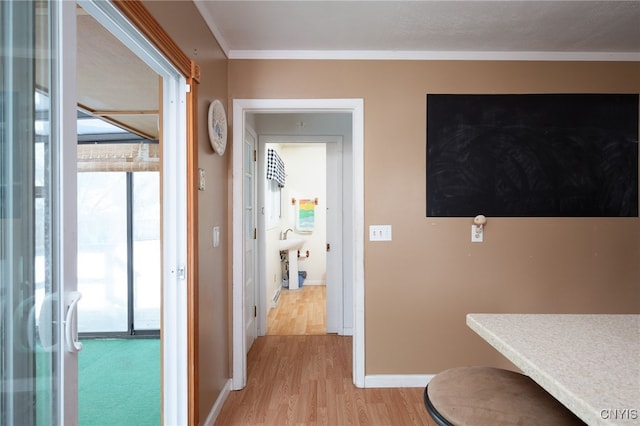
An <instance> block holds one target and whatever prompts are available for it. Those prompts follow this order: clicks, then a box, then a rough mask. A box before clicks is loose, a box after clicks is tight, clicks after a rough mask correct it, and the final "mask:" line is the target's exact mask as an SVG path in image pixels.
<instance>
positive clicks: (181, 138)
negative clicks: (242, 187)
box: [74, 0, 195, 424]
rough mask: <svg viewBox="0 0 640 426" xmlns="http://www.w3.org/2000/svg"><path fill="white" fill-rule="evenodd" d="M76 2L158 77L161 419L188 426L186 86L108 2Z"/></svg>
mask: <svg viewBox="0 0 640 426" xmlns="http://www.w3.org/2000/svg"><path fill="white" fill-rule="evenodd" d="M77 2H78V4H80V5H81V6H82V7H83V8H84V9H85V10H86V11H87V12H88V13H90V14H91V15H92V16H93V17H94V18H95V19H96V20H97V21H98V22H99V23H100V24H102V25H103V26H104V27H105V28H106V29H107V30H108V31H109V32H110V33H111V34H113V35H114V36H115V37H116V38H118V39H119V40H120V41H121V42H122V43H123V44H124V45H125V46H127V47H128V48H129V49H130V50H131V51H132V52H133V53H135V54H136V55H137V56H138V57H139V58H140V59H141V60H142V61H144V62H145V63H146V64H147V65H148V66H149V67H150V68H152V69H153V70H154V71H155V72H156V73H158V74H159V75H160V76H161V77H162V81H163V89H162V90H163V99H162V110H163V121H162V126H163V128H162V134H163V135H164V140H163V145H162V149H163V155H162V158H163V159H171V160H172V161H166V160H163V164H162V216H163V219H162V225H161V226H162V287H163V290H162V326H161V327H162V357H163V360H164V362H163V363H162V388H163V389H162V418H163V421H164V423H165V424H187V423H188V401H187V395H188V391H187V387H188V379H187V372H188V368H187V367H188V362H187V360H188V358H187V332H188V328H187V285H186V283H187V276H186V266H185V265H186V264H187V197H186V193H187V148H186V147H187V102H186V100H187V91H188V88H187V82H186V79H185V78H184V76H182V74H181V73H180V72H179V71H178V70H177V69H176V68H175V67H174V66H173V64H171V62H170V61H169V60H168V59H167V58H166V57H165V56H164V55H163V54H162V53H161V52H160V51H159V50H158V49H157V48H156V47H155V46H154V45H153V44H152V43H151V42H150V41H149V40H147V39H146V38H145V36H144V35H142V33H141V32H140V31H139V30H138V29H137V28H136V27H135V26H134V25H133V24H132V23H131V22H130V21H129V20H128V19H127V18H126V17H125V16H124V15H123V14H122V12H120V11H119V10H118V9H117V8H116V7H115V6H114V5H113V4H112V3H111V2H110V1H102V0H78V1H77ZM74 11H75V8H74ZM74 49H75V47H74ZM194 272H195V271H194ZM81 303H82V302H81Z"/></svg>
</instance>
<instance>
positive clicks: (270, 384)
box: [215, 334, 436, 426]
mask: <svg viewBox="0 0 640 426" xmlns="http://www.w3.org/2000/svg"><path fill="white" fill-rule="evenodd" d="M351 348H352V338H351V337H347V336H337V335H333V334H331V335H324V336H264V337H259V338H258V339H257V340H256V341H255V343H254V344H253V346H252V348H251V350H250V351H249V354H248V357H247V387H246V388H245V389H243V390H241V391H234V392H231V394H230V395H229V397H228V398H227V401H226V402H225V404H224V406H223V407H222V410H221V412H220V415H219V416H218V419H217V421H216V423H215V424H216V425H219V426H223V425H231V426H233V425H243V426H245V425H255V426H262V425H311V426H312V425H328V426H342V425H384V426H396V425H397V426H404V425H427V426H436V423H435V422H434V421H433V420H431V418H430V417H429V415H428V414H427V411H426V409H425V407H424V403H423V401H422V393H423V391H424V389H423V388H393V389H391V388H386V389H358V388H356V387H355V386H354V385H353V383H352V374H351V363H352V350H351Z"/></svg>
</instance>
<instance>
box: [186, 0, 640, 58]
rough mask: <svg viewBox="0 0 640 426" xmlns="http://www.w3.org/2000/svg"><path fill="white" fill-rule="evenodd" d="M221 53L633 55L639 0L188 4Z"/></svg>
mask: <svg viewBox="0 0 640 426" xmlns="http://www.w3.org/2000/svg"><path fill="white" fill-rule="evenodd" d="M195 3H196V6H197V7H198V9H199V11H200V13H201V14H202V16H203V17H204V18H205V20H206V21H207V24H208V25H209V27H210V29H211V31H212V32H213V34H214V35H215V36H216V38H217V39H218V42H219V43H220V45H221V47H222V49H223V50H224V51H225V53H226V54H227V56H228V57H229V58H230V59H243V58H254V59H261V58H262V59H267V58H317V59H352V58H353V59H549V60H640V1H637V0H636V1H615V0H606V1H575V0H571V1H550V0H546V1H533V0H526V1H514V0H508V1H504V0H502V1H484V0H472V1H458V0H446V1H425V0H423V1H404V0H394V1H305V0H298V1H268V0H267V1H220V0H216V1H211V0H195Z"/></svg>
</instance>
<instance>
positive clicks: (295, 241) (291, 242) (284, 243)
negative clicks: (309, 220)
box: [278, 238, 304, 250]
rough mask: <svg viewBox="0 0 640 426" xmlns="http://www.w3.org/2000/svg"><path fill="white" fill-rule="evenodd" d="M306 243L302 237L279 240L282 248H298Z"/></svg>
mask: <svg viewBox="0 0 640 426" xmlns="http://www.w3.org/2000/svg"><path fill="white" fill-rule="evenodd" d="M303 244H304V240H303V239H302V238H290V239H288V240H278V245H279V246H280V250H298V249H300V248H301V247H302V245H303Z"/></svg>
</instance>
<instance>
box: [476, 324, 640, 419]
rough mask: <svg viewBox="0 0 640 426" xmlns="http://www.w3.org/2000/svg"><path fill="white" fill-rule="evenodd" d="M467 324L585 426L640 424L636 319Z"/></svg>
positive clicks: (639, 332) (639, 343)
mask: <svg viewBox="0 0 640 426" xmlns="http://www.w3.org/2000/svg"><path fill="white" fill-rule="evenodd" d="M467 325H468V326H469V327H470V328H471V329H473V330H474V331H475V332H476V333H478V334H479V335H480V336H481V337H482V338H484V339H485V340H486V341H487V342H489V343H490V344H491V345H492V346H493V347H494V348H496V349H497V350H498V351H499V352H500V353H502V354H503V355H504V356H505V357H507V358H508V359H509V360H510V361H511V362H513V363H514V364H515V365H516V366H517V367H518V368H520V369H521V370H522V372H523V373H525V374H527V375H528V376H530V377H531V378H532V379H534V380H535V381H536V382H537V383H538V384H539V385H541V386H542V387H543V388H545V389H546V390H547V392H549V393H550V394H551V395H553V396H554V397H555V398H556V399H558V400H559V401H560V402H562V403H563V404H564V405H565V406H566V407H568V408H569V409H570V410H571V411H573V412H574V413H575V414H576V415H577V416H578V417H580V418H581V419H582V420H583V421H585V422H586V423H587V424H589V425H612V424H620V425H631V424H640V315H573V314H563V315H555V314H468V315H467Z"/></svg>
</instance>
